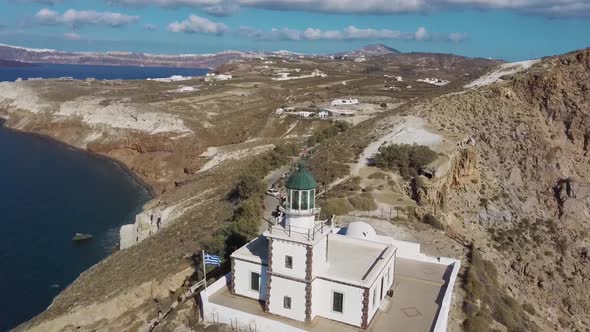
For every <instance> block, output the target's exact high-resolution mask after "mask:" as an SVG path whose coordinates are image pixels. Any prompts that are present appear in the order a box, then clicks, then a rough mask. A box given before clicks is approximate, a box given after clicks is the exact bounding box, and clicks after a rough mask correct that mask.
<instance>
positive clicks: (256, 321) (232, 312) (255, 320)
mask: <svg viewBox="0 0 590 332" xmlns="http://www.w3.org/2000/svg"><path fill="white" fill-rule="evenodd" d="M229 280H230V274H229V273H228V274H227V275H226V276H225V277H224V278H221V279H219V280H217V281H216V282H215V283H213V284H211V285H209V287H207V289H206V290H203V291H202V292H201V299H202V300H203V319H204V320H205V321H207V322H210V323H221V324H227V325H228V326H236V325H237V326H239V327H240V328H241V329H240V331H242V330H245V331H257V332H304V331H303V330H301V329H298V328H296V327H293V326H291V325H288V324H284V323H281V322H278V321H276V320H272V319H268V318H264V317H261V316H257V315H252V314H249V313H247V312H244V311H240V310H236V309H232V308H229V307H225V306H222V305H219V304H215V303H211V302H209V297H208V294H214V293H215V292H216V291H218V290H220V289H221V288H223V287H227V286H226V284H227V283H229Z"/></svg>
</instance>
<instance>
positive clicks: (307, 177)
mask: <svg viewBox="0 0 590 332" xmlns="http://www.w3.org/2000/svg"><path fill="white" fill-rule="evenodd" d="M317 186H318V185H317V184H316V182H315V180H314V179H313V175H311V173H309V172H308V171H307V170H306V169H305V166H303V164H299V168H298V169H297V170H296V171H295V173H293V174H291V176H290V177H289V179H288V180H287V188H288V189H295V190H311V189H315V188H317Z"/></svg>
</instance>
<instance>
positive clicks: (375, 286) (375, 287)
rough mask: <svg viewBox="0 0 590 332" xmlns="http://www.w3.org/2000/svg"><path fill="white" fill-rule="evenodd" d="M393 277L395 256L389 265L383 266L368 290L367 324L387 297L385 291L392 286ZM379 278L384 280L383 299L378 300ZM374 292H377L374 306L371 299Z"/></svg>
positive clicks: (379, 290)
mask: <svg viewBox="0 0 590 332" xmlns="http://www.w3.org/2000/svg"><path fill="white" fill-rule="evenodd" d="M388 273H389V281H388V278H387V275H388ZM394 277H395V256H394V257H393V258H392V259H391V261H390V262H389V264H387V265H386V266H384V268H383V270H382V271H381V272H380V273H379V276H378V277H377V279H375V282H374V283H373V285H371V288H370V289H369V319H368V322H371V320H372V319H373V316H375V313H377V310H378V309H379V306H380V305H381V302H382V301H383V299H385V297H386V296H387V290H389V289H390V288H391V286H392V285H393V284H394V282H395V278H394ZM381 278H384V279H383V280H384V281H383V299H379V297H380V295H381ZM375 290H377V292H376V295H377V303H376V304H375V301H374V299H373V296H374V295H375Z"/></svg>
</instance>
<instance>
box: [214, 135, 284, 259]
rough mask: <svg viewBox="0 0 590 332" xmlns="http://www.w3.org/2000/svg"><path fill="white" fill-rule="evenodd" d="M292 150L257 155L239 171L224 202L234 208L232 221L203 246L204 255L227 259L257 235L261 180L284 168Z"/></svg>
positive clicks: (262, 196) (262, 188)
mask: <svg viewBox="0 0 590 332" xmlns="http://www.w3.org/2000/svg"><path fill="white" fill-rule="evenodd" d="M290 151H292V150H291V149H285V148H284V147H281V146H279V147H277V148H275V149H273V150H271V151H269V152H267V153H265V154H262V155H260V156H259V157H258V158H256V159H255V160H254V161H253V162H252V163H250V164H248V165H245V167H244V168H242V169H241V170H242V175H241V176H240V177H239V180H238V182H237V183H236V185H235V187H234V188H233V190H231V191H230V192H229V194H228V195H227V199H228V200H229V201H230V202H232V203H234V204H235V209H234V213H233V215H232V217H231V218H230V219H229V220H228V221H227V222H226V224H225V225H224V226H223V227H221V228H220V229H218V230H217V232H215V234H213V236H212V237H211V238H209V239H208V241H206V242H205V243H204V245H203V246H204V247H205V250H206V251H207V252H212V253H216V254H219V255H222V256H224V257H225V258H226V259H227V258H228V257H229V255H230V254H231V253H232V252H234V251H235V250H237V249H238V248H240V247H241V246H243V245H244V244H246V243H248V242H249V241H250V240H252V239H253V238H255V237H256V236H257V235H258V230H259V227H260V222H261V221H262V218H263V211H264V191H265V186H264V184H263V183H262V179H263V178H264V176H266V174H268V172H270V171H271V170H273V169H275V168H278V167H280V166H283V165H285V164H287V162H288V161H289V158H288V157H287V155H288V154H289V152H290Z"/></svg>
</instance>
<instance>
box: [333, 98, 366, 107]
mask: <svg viewBox="0 0 590 332" xmlns="http://www.w3.org/2000/svg"><path fill="white" fill-rule="evenodd" d="M358 103H359V100H358V99H356V98H354V99H334V100H332V103H331V105H332V106H343V105H358Z"/></svg>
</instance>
